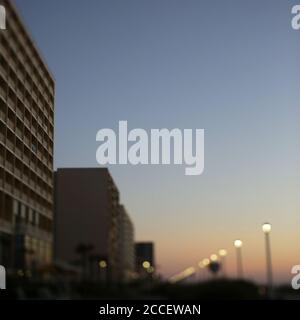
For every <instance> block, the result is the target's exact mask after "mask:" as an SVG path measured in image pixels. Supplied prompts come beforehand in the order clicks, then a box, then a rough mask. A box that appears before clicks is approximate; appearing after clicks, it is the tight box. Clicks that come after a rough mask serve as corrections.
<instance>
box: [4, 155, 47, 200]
mask: <svg viewBox="0 0 300 320" xmlns="http://www.w3.org/2000/svg"><path fill="white" fill-rule="evenodd" d="M1 161H2V160H1ZM1 166H2V167H3V169H2V168H1V167H0V168H1V172H2V175H4V172H3V170H4V169H5V171H6V172H8V176H7V179H6V178H5V179H4V177H2V178H3V179H4V180H3V181H2V182H3V183H7V187H8V190H9V191H12V190H11V189H10V188H14V189H13V193H14V194H16V195H18V196H20V194H21V193H22V192H23V191H24V190H25V191H26V188H25V189H24V188H23V187H22V186H23V185H25V186H26V187H28V188H30V189H31V191H32V192H35V193H37V194H39V196H40V197H41V198H43V199H44V200H45V201H48V202H50V203H51V202H52V200H53V190H52V187H50V186H49V185H47V184H45V183H44V182H43V181H42V180H41V179H40V178H39V177H38V176H37V175H36V174H34V173H32V172H30V171H22V169H20V168H17V169H16V167H14V166H13V165H12V164H11V163H10V162H9V161H4V162H3V161H2V163H1ZM10 176H11V177H12V178H14V179H15V181H14V184H13V181H12V180H10Z"/></svg>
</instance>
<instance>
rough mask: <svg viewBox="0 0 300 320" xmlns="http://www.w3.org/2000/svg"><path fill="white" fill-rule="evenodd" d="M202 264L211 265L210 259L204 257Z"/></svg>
mask: <svg viewBox="0 0 300 320" xmlns="http://www.w3.org/2000/svg"><path fill="white" fill-rule="evenodd" d="M202 264H203V265H204V267H207V266H208V265H209V259H207V258H205V259H203V260H202Z"/></svg>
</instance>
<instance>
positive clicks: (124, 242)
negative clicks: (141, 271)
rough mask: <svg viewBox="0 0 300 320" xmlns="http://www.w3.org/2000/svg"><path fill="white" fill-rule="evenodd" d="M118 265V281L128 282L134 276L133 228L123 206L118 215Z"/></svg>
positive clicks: (120, 207)
mask: <svg viewBox="0 0 300 320" xmlns="http://www.w3.org/2000/svg"><path fill="white" fill-rule="evenodd" d="M118 263H119V270H120V281H125V282H126V281H130V280H131V279H133V277H134V274H135V253H134V226H133V223H132V221H131V219H130V217H129V215H128V213H127V211H126V209H125V207H124V206H123V205H120V206H119V215H118Z"/></svg>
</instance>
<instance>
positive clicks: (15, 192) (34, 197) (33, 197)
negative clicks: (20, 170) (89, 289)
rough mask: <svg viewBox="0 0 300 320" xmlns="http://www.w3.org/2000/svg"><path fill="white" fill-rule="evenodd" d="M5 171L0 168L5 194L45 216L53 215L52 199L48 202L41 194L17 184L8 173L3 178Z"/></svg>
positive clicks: (0, 181)
mask: <svg viewBox="0 0 300 320" xmlns="http://www.w3.org/2000/svg"><path fill="white" fill-rule="evenodd" d="M2 172H3V171H2V170H1V168H0V189H2V190H4V191H5V193H7V194H10V195H11V196H12V197H14V198H16V199H19V200H20V201H22V202H24V203H27V204H28V205H29V206H30V207H32V208H34V209H35V210H37V211H39V212H42V213H44V214H47V215H49V214H51V213H52V210H53V205H52V199H51V201H50V200H49V201H47V200H45V199H43V198H42V197H41V196H40V195H39V194H37V193H36V192H35V191H33V190H32V189H30V187H28V186H27V185H25V184H24V183H22V182H19V183H15V179H14V178H13V176H12V175H10V174H9V173H8V172H6V173H5V177H4V178H3V173H2Z"/></svg>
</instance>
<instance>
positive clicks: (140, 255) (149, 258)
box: [135, 242, 155, 276]
mask: <svg viewBox="0 0 300 320" xmlns="http://www.w3.org/2000/svg"><path fill="white" fill-rule="evenodd" d="M135 262H136V272H137V273H138V274H139V275H140V276H144V275H147V274H149V275H153V273H154V272H155V260H154V243H153V242H137V243H136V244H135Z"/></svg>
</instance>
